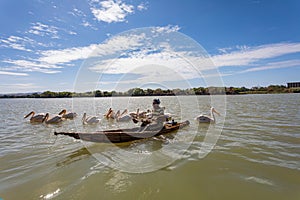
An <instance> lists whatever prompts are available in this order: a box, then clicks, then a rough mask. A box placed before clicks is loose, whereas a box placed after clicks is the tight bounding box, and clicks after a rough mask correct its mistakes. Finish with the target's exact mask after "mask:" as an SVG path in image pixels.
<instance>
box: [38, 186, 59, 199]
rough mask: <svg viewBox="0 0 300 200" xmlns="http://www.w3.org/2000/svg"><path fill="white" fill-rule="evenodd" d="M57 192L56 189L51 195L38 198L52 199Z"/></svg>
mask: <svg viewBox="0 0 300 200" xmlns="http://www.w3.org/2000/svg"><path fill="white" fill-rule="evenodd" d="M59 192H60V189H59V188H58V189H57V190H55V191H54V192H52V193H48V194H46V195H41V196H40V198H41V199H52V198H54V197H56V196H57V195H58V193H59Z"/></svg>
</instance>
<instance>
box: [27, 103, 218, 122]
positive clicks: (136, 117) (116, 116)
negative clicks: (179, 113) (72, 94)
mask: <svg viewBox="0 0 300 200" xmlns="http://www.w3.org/2000/svg"><path fill="white" fill-rule="evenodd" d="M214 113H216V114H217V115H220V114H219V113H218V112H217V111H216V110H215V109H214V108H213V107H212V108H211V109H210V116H208V115H203V114H202V115H199V116H197V117H196V120H197V121H198V122H199V123H215V122H216V118H215V115H214ZM29 116H31V117H30V122H31V123H46V124H58V123H61V122H63V121H64V120H67V119H71V120H72V119H74V118H76V117H77V116H78V115H77V113H75V112H69V113H67V110H66V109H63V110H62V111H61V112H60V113H58V115H54V116H50V114H49V113H46V114H45V113H38V114H35V112H34V111H31V112H30V113H29V114H27V115H25V116H24V119H25V118H28V117H29ZM151 116H152V112H151V111H150V110H147V111H143V112H140V111H139V109H137V111H136V112H130V113H129V112H128V110H127V109H125V110H124V111H123V112H122V113H121V112H120V110H118V111H117V112H116V113H115V112H114V111H113V110H112V109H111V108H109V110H108V111H107V113H105V114H104V118H106V119H113V120H116V121H117V122H129V121H131V120H132V121H133V122H135V123H137V122H138V121H141V120H142V119H148V118H151ZM171 116H172V114H170V113H165V117H166V120H169V119H171V118H172V117H171ZM100 122H101V119H100V117H98V116H87V114H86V113H84V114H83V117H82V123H83V124H84V125H89V124H90V125H92V124H99V123H100Z"/></svg>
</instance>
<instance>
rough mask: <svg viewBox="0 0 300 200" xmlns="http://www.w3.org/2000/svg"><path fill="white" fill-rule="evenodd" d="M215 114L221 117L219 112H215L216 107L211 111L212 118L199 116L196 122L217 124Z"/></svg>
mask: <svg viewBox="0 0 300 200" xmlns="http://www.w3.org/2000/svg"><path fill="white" fill-rule="evenodd" d="M214 113H216V114H217V115H219V116H220V113H219V112H217V111H216V110H215V108H214V107H212V108H211V109H210V116H207V115H199V116H198V117H197V118H196V120H197V121H198V122H199V123H215V122H216V118H215V115H214Z"/></svg>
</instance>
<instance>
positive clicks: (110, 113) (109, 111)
mask: <svg viewBox="0 0 300 200" xmlns="http://www.w3.org/2000/svg"><path fill="white" fill-rule="evenodd" d="M114 115H115V114H114V111H113V109H111V108H109V109H108V111H107V113H105V114H104V117H105V118H106V119H110V118H111V119H114Z"/></svg>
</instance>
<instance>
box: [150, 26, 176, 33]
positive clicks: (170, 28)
mask: <svg viewBox="0 0 300 200" xmlns="http://www.w3.org/2000/svg"><path fill="white" fill-rule="evenodd" d="M179 30H180V27H179V26H178V25H175V26H174V25H170V24H169V25H167V26H157V27H154V28H153V30H152V32H153V33H154V32H158V33H171V32H177V31H179Z"/></svg>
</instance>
